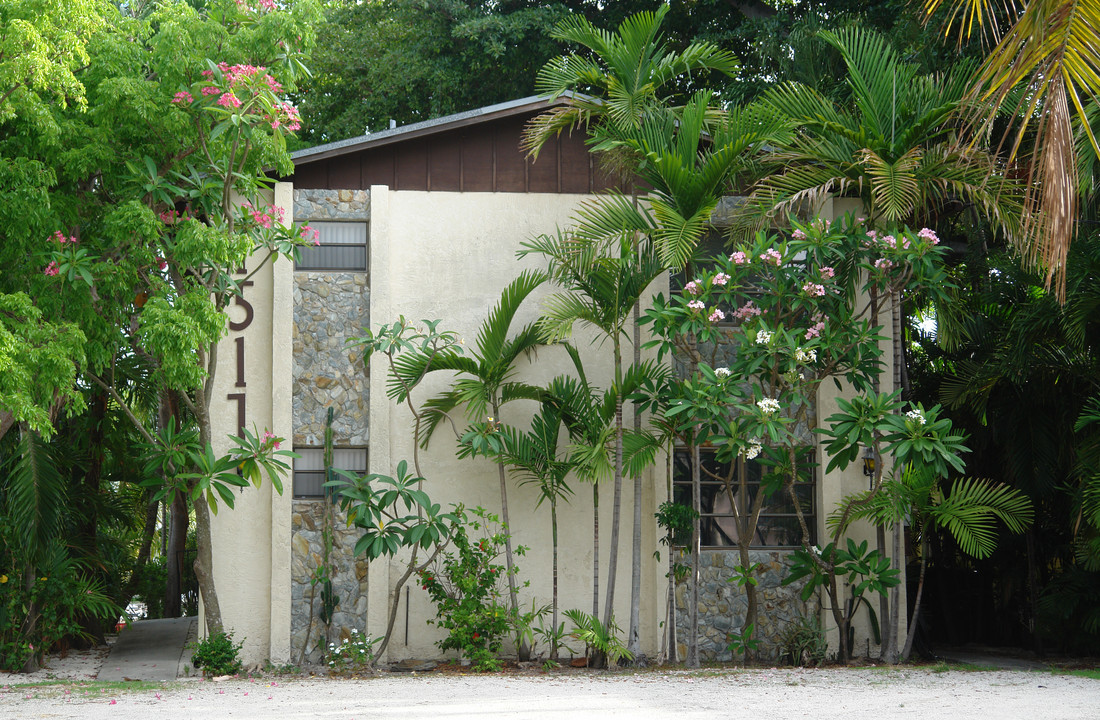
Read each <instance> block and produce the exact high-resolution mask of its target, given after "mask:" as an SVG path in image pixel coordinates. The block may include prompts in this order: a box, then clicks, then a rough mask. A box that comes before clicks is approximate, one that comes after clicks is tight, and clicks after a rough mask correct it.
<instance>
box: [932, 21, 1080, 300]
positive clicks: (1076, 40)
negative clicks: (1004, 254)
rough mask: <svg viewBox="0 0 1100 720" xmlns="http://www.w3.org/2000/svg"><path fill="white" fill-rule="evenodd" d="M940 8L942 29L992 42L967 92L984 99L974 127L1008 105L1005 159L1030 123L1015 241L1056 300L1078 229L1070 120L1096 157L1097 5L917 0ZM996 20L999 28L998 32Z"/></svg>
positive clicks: (989, 122) (1061, 293)
mask: <svg viewBox="0 0 1100 720" xmlns="http://www.w3.org/2000/svg"><path fill="white" fill-rule="evenodd" d="M942 6H946V7H947V8H948V9H949V20H948V29H950V25H951V24H952V23H953V22H954V21H955V20H956V19H959V20H960V22H959V27H960V30H961V33H962V35H970V33H971V32H972V31H973V30H974V29H980V30H981V31H982V32H983V34H988V35H989V36H990V37H992V38H993V39H994V40H995V41H996V46H995V47H994V48H993V50H992V51H991V52H990V53H989V56H988V57H987V58H986V60H985V62H984V63H983V65H982V67H981V69H980V71H979V72H978V73H977V75H976V76H975V78H974V83H973V87H972V89H971V93H970V94H971V97H975V98H981V99H983V100H989V101H990V102H989V105H988V107H987V109H986V110H985V112H984V114H983V115H980V116H978V115H975V116H974V117H975V118H977V119H979V120H980V126H981V127H982V128H983V129H984V128H988V127H990V126H991V125H992V123H993V121H994V118H995V117H997V115H998V113H999V111H1000V110H1001V108H1003V107H1006V106H1009V107H1011V106H1012V105H1013V104H1014V105H1015V107H1014V108H1013V113H1014V116H1015V119H1016V120H1017V121H1019V127H1018V128H1017V129H1016V131H1015V137H1014V138H1012V140H1011V152H1010V160H1012V159H1014V158H1015V156H1016V155H1017V152H1018V151H1019V150H1020V148H1021V146H1022V145H1023V143H1024V140H1025V138H1027V137H1028V135H1029V134H1030V133H1031V132H1032V129H1034V133H1035V135H1034V140H1033V145H1032V147H1031V157H1030V159H1029V160H1028V161H1027V162H1026V163H1025V164H1024V165H1025V176H1026V188H1027V190H1026V194H1025V196H1024V206H1025V207H1026V208H1027V213H1026V214H1025V218H1026V222H1025V223H1024V226H1023V228H1022V232H1021V234H1020V243H1019V246H1020V247H1021V249H1022V250H1023V253H1024V256H1025V257H1026V258H1027V259H1028V260H1030V261H1031V262H1032V264H1035V265H1037V266H1042V267H1044V268H1045V273H1046V283H1047V285H1048V287H1049V285H1050V284H1051V282H1052V280H1053V281H1054V282H1055V284H1056V288H1057V295H1058V298H1059V299H1060V300H1063V299H1064V298H1065V280H1066V277H1065V272H1064V270H1065V264H1066V259H1067V254H1068V251H1069V246H1070V241H1071V239H1072V238H1073V236H1074V233H1075V231H1076V226H1077V200H1078V197H1077V192H1078V189H1077V181H1078V174H1077V156H1078V152H1079V151H1078V150H1077V149H1076V148H1075V147H1074V134H1075V131H1074V126H1075V124H1076V126H1077V127H1079V128H1080V129H1081V130H1082V131H1083V134H1084V135H1086V136H1087V137H1088V141H1089V144H1090V145H1091V146H1092V148H1093V149H1094V150H1095V151H1096V152H1098V153H1100V146H1098V145H1097V140H1096V136H1095V135H1094V134H1093V131H1092V129H1091V128H1090V126H1089V123H1088V121H1087V118H1086V113H1085V104H1086V102H1087V101H1088V100H1089V99H1091V100H1092V101H1093V102H1096V101H1097V99H1098V97H1100V1H1098V0H1077V1H1073V2H1071V1H1068V0H1031V1H1030V2H1027V3H1023V4H1021V5H1016V4H1014V3H1006V4H1005V5H1004V10H1005V12H1004V13H993V12H991V11H990V10H992V8H991V6H989V5H987V3H986V2H985V0H946V1H945V0H926V2H925V10H926V11H927V14H928V15H929V17H930V16H931V15H932V14H934V13H935V12H937V11H938V10H939V9H940V8H941V7H942ZM1002 25H1007V26H1008V29H1007V31H1005V32H1004V33H1003V34H1002V33H1001V26H1002ZM1021 89H1022V90H1023V92H1020V91H1021ZM1075 115H1076V120H1077V122H1076V123H1075V122H1074V116H1075ZM1032 120H1035V121H1037V124H1036V125H1032Z"/></svg>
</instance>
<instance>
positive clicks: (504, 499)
mask: <svg viewBox="0 0 1100 720" xmlns="http://www.w3.org/2000/svg"><path fill="white" fill-rule="evenodd" d="M493 417H496V418H499V417H500V404H499V403H497V402H496V401H495V400H494V402H493ZM497 474H498V475H499V477H500V519H501V521H502V522H503V523H504V528H505V531H504V564H505V566H506V570H507V574H508V599H509V602H510V603H511V606H512V617H513V618H515V619H516V620H517V621H518V620H519V592H518V591H517V590H516V574H515V569H514V567H513V563H512V523H511V522H509V519H508V476H507V473H505V472H504V461H503V460H498V461H497ZM516 654H517V655H518V656H519V659H520V660H522V661H527V660H530V659H531V648H530V646H529V645H528V644H527V641H526V640H524V639H522V638H520V639H519V644H518V645H517V647H516Z"/></svg>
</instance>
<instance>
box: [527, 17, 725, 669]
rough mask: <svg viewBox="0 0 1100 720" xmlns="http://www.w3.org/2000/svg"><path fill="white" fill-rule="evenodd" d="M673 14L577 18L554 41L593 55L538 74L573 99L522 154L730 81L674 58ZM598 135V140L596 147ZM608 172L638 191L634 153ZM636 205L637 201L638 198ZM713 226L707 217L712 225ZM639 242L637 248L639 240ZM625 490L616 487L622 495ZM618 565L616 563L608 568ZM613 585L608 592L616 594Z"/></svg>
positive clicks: (709, 62)
mask: <svg viewBox="0 0 1100 720" xmlns="http://www.w3.org/2000/svg"><path fill="white" fill-rule="evenodd" d="M668 11H669V6H668V5H661V6H660V7H659V8H658V9H657V10H656V11H655V12H640V13H637V14H635V15H632V16H630V17H628V18H626V19H625V20H623V22H622V23H621V24H620V25H619V27H618V29H617V30H616V32H609V31H607V30H601V29H599V28H597V27H595V26H594V25H592V23H590V22H589V21H588V20H587V19H586V18H584V17H583V16H580V15H576V16H571V17H568V18H566V19H565V20H563V21H562V22H561V23H559V24H558V26H557V28H556V29H555V31H554V33H553V37H555V38H556V39H558V40H561V41H563V42H569V43H573V44H575V45H579V46H581V47H583V48H586V49H587V50H588V51H589V52H590V54H589V55H588V56H582V55H580V54H578V53H570V54H568V55H565V56H562V57H559V58H556V59H554V60H551V61H550V62H548V63H547V64H546V65H545V66H543V68H542V69H541V70H540V71H539V74H538V77H537V78H536V80H535V88H536V90H537V91H538V92H540V93H542V94H544V95H546V96H548V97H549V98H551V99H554V98H558V97H561V96H562V95H565V94H570V98H571V102H570V103H569V104H568V105H562V106H558V107H556V108H554V109H552V110H549V111H547V112H546V113H543V114H542V115H539V116H538V117H536V118H535V119H534V120H532V121H531V123H530V124H529V125H528V127H527V130H526V132H525V135H524V146H525V147H526V148H528V150H529V151H530V152H531V154H532V155H533V156H537V155H538V152H539V149H541V147H542V146H543V145H544V144H545V143H546V141H547V140H549V139H550V138H551V137H553V136H555V135H558V134H560V133H561V132H562V131H572V130H573V129H575V128H577V127H581V126H584V127H593V128H594V130H595V131H596V133H598V132H599V131H600V130H601V129H602V130H603V131H606V132H610V133H611V135H612V136H619V137H622V136H623V135H630V134H631V133H632V131H636V130H637V129H639V128H640V127H641V124H642V122H643V120H644V118H646V117H647V116H648V115H650V114H651V113H653V112H654V111H655V110H658V109H660V108H663V107H666V106H667V105H668V101H667V98H666V97H665V96H663V95H662V93H664V92H665V88H666V86H667V85H668V84H669V83H671V82H672V81H674V80H676V79H677V78H679V77H681V76H683V75H685V74H691V73H696V72H709V71H718V72H723V73H726V74H727V75H732V74H733V72H734V71H735V70H736V69H737V61H736V59H735V58H734V56H733V55H732V54H731V53H729V52H727V51H724V50H721V49H719V48H718V47H717V46H715V45H713V44H711V43H708V42H701V43H692V44H691V45H689V46H688V47H687V48H685V49H684V50H683V51H681V52H673V51H672V50H670V49H669V48H668V46H667V45H666V44H665V42H664V40H663V38H662V37H661V34H660V30H661V24H662V22H663V21H664V18H665V15H667V14H668ZM596 138H597V135H594V136H593V139H594V140H595V139H596ZM595 144H596V145H597V149H598V150H604V151H611V152H603V153H601V156H602V157H603V159H604V161H605V164H607V165H608V167H609V168H610V169H611V172H612V174H613V175H614V176H617V177H618V178H619V180H620V182H621V183H622V184H626V183H633V178H634V177H635V176H636V175H637V171H638V163H637V157H636V155H635V154H634V153H632V152H630V150H631V148H629V147H627V146H624V145H621V144H605V145H603V146H602V147H601V146H600V144H599V142H598V141H597V142H596V143H595ZM633 203H634V205H635V206H636V205H637V195H636V194H635V195H634V196H633ZM707 219H709V216H708V218H707ZM642 232H644V230H638V233H639V235H638V236H636V237H635V238H634V244H635V245H636V244H637V243H638V241H639V238H640V234H641V233H642ZM639 316H640V304H636V305H635V307H634V309H633V319H634V332H633V346H634V364H635V365H639V364H640V362H641V355H640V352H641V331H640V330H639V324H638V318H639ZM640 429H641V417H640V416H639V414H638V413H634V430H635V432H639V431H640ZM641 484H642V481H641V476H640V475H635V477H634V530H633V537H632V563H631V602H630V624H629V626H628V630H627V638H628V639H627V647H628V648H629V649H630V651H631V652H632V654H633V657H635V658H637V657H639V655H640V653H639V649H640V648H639V643H640V629H639V625H640V621H639V611H640V605H641V572H642V542H641V540H642V534H641V533H642V527H641V526H642V522H641V514H642V511H641V489H642V488H641ZM619 486H620V483H619V482H617V483H616V488H617V489H618V488H619ZM617 508H618V504H617V503H616V511H615V515H614V516H613V520H612V552H617V549H618V524H619V514H618V509H617ZM616 562H617V560H616V558H615V556H614V555H612V557H611V567H612V568H614V567H615V563H616ZM613 583H614V578H613V577H612V579H611V583H610V584H609V590H610V589H613V587H614V584H613Z"/></svg>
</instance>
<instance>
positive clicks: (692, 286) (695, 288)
mask: <svg viewBox="0 0 1100 720" xmlns="http://www.w3.org/2000/svg"><path fill="white" fill-rule="evenodd" d="M684 290H685V291H686V292H689V293H691V294H692V295H698V294H699V293H700V288H699V283H697V282H695V281H694V280H692V281H691V282H689V283H688V284H687V285H684Z"/></svg>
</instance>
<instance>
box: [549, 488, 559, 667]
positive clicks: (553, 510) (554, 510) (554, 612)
mask: <svg viewBox="0 0 1100 720" xmlns="http://www.w3.org/2000/svg"><path fill="white" fill-rule="evenodd" d="M550 534H551V536H552V538H553V539H552V542H553V560H552V565H553V575H554V576H553V593H552V597H551V600H550V607H551V611H550V612H551V616H550V622H551V625H550V627H552V628H553V629H554V632H557V630H558V501H557V498H556V497H551V498H550ZM550 659H551V660H557V659H558V643H557V641H555V642H554V644H553V645H551V646H550Z"/></svg>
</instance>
